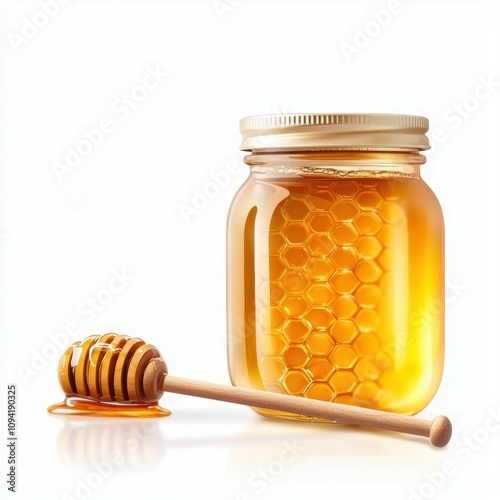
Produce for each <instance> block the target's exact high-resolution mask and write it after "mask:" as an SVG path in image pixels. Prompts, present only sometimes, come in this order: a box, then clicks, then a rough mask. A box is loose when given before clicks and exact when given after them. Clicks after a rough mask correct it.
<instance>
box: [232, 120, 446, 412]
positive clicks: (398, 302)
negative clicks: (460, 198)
mask: <svg viewBox="0 0 500 500" xmlns="http://www.w3.org/2000/svg"><path fill="white" fill-rule="evenodd" d="M240 128H241V133H242V136H243V142H242V145H241V149H242V150H243V151H249V152H250V154H249V155H247V156H246V157H245V163H246V164H247V165H249V167H250V175H249V177H248V179H247V181H246V182H245V184H244V185H243V186H242V187H241V188H240V190H239V191H238V193H237V194H236V197H235V199H234V201H233V203H232V206H231V209H230V213H229V218H228V236H227V238H228V247H227V265H228V277H227V279H228V282H227V289H228V362H229V371H230V376H231V380H232V383H233V384H234V385H236V386H240V387H250V388H255V389H261V390H265V391H273V392H280V393H285V394H293V395H297V396H302V397H305V398H314V399H320V400H324V401H334V402H336V403H345V404H350V405H357V406H363V407H367V408H373V409H378V410H385V411H391V412H397V413H403V414H414V413H417V412H418V411H420V410H421V409H422V408H424V407H425V406H426V405H427V404H428V403H429V401H430V400H431V399H432V397H433V396H434V394H435V393H436V391H437V389H438V386H439V383H440V380H441V376H442V371H443V358H444V229H443V217H442V212H441V208H440V205H439V202H438V200H437V199H436V196H435V195H434V193H433V192H432V191H431V189H430V188H429V187H428V186H427V184H426V183H425V182H424V181H423V180H422V179H421V177H420V166H421V165H422V164H423V163H424V162H425V157H424V156H423V155H422V154H421V153H420V152H421V151H422V150H426V149H428V148H429V142H428V139H427V137H426V135H425V133H426V132H427V130H428V120H427V119H426V118H423V117H420V116H409V115H390V114H283V115H265V116H253V117H247V118H244V119H242V120H241V123H240ZM256 411H257V412H258V413H260V414H263V415H266V416H274V417H281V418H291V419H303V420H309V418H307V417H306V416H300V415H294V414H287V413H283V412H277V411H273V410H263V409H256Z"/></svg>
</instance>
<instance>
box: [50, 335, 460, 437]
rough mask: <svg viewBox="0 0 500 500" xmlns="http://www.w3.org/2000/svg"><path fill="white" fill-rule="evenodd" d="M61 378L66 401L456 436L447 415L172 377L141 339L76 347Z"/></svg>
mask: <svg viewBox="0 0 500 500" xmlns="http://www.w3.org/2000/svg"><path fill="white" fill-rule="evenodd" d="M58 372H59V382H60V384H61V387H62V389H63V391H64V392H65V394H66V396H68V397H81V398H85V399H89V400H92V401H97V402H102V403H112V404H113V403H115V404H116V403H118V404H128V405H146V404H152V403H157V402H158V401H159V399H160V398H161V396H162V395H163V393H164V392H173V393H177V394H186V395H189V396H198V397H202V398H208V399H215V400H219V401H227V402H230V403H237V404H244V405H248V406H254V407H259V408H267V409H271V410H281V411H287V412H293V413H297V414H301V415H307V416H309V417H318V418H322V419H327V420H334V421H336V422H340V423H346V424H357V425H363V426H367V427H375V428H379V429H386V430H390V431H396V432H403V433H407V434H414V435H417V436H425V437H428V438H429V439H430V442H431V443H432V444H433V445H434V446H437V447H442V446H445V445H446V444H447V443H448V442H449V440H450V437H451V432H452V428H451V423H450V421H449V419H448V418H447V417H445V416H443V415H440V416H437V417H436V418H434V420H432V421H429V420H424V419H420V418H416V417H411V416H408V415H399V414H395V413H389V412H384V411H379V410H371V409H367V408H362V407H356V406H349V405H343V404H340V403H331V402H326V401H319V400H314V399H306V398H302V397H297V396H293V395H287V394H278V393H271V392H265V391H260V390H255V389H245V388H239V387H232V386H225V385H219V384H212V383H209V382H201V381H196V380H188V379H184V378H179V377H172V376H170V375H167V365H166V364H165V361H164V360H163V358H162V357H161V355H160V353H159V351H158V350H157V349H156V347H154V346H152V345H150V344H146V343H145V342H144V341H143V340H141V339H138V338H131V337H128V336H126V335H117V334H114V333H108V334H106V335H102V336H99V335H93V336H90V337H87V338H86V339H84V340H83V341H81V342H75V343H74V344H72V345H71V346H70V347H69V348H68V349H67V350H66V352H65V353H64V354H63V355H62V357H61V360H60V362H59V368H58Z"/></svg>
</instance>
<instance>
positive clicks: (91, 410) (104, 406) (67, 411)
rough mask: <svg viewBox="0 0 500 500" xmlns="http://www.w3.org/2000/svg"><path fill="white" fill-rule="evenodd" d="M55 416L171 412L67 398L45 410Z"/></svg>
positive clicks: (159, 414) (144, 415) (148, 406)
mask: <svg viewBox="0 0 500 500" xmlns="http://www.w3.org/2000/svg"><path fill="white" fill-rule="evenodd" d="M47 411H49V412H50V413H53V414H55V415H85V416H88V417H139V418H151V417H168V416H169V415H170V414H171V412H170V411H169V410H167V409H166V408H162V407H161V406H160V405H159V404H158V403H155V404H145V405H140V404H130V405H127V404H121V403H120V404H119V403H101V402H99V401H92V400H89V399H84V398H78V397H67V398H66V399H65V400H64V401H62V402H61V403H56V404H53V405H51V406H49V407H48V408H47Z"/></svg>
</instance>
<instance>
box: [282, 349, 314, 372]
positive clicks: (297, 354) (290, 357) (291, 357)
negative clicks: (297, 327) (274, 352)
mask: <svg viewBox="0 0 500 500" xmlns="http://www.w3.org/2000/svg"><path fill="white" fill-rule="evenodd" d="M309 356H310V354H309V352H308V350H307V349H306V348H305V347H304V346H303V345H301V344H290V345H288V346H287V347H285V348H284V349H283V352H282V353H281V357H282V358H283V361H284V362H285V366H287V368H304V366H306V364H307V363H308V361H309V359H310V358H309Z"/></svg>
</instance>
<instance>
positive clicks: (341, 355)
mask: <svg viewBox="0 0 500 500" xmlns="http://www.w3.org/2000/svg"><path fill="white" fill-rule="evenodd" d="M357 360H358V353H357V352H356V351H355V350H354V349H353V348H352V347H351V346H350V345H337V346H335V347H334V348H333V351H332V352H331V354H330V361H331V362H332V364H333V366H335V368H338V369H347V368H352V367H353V366H354V364H355V363H356V361H357Z"/></svg>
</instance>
